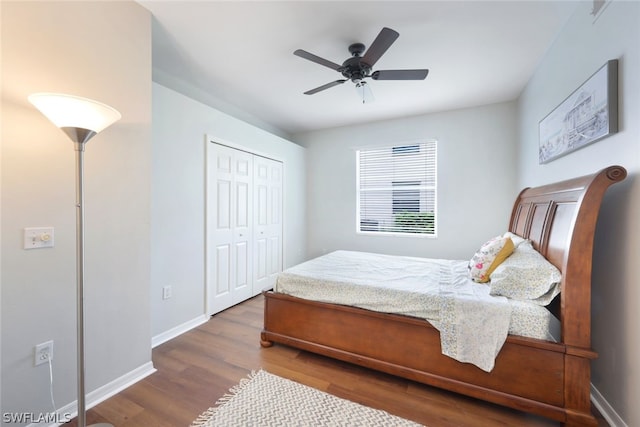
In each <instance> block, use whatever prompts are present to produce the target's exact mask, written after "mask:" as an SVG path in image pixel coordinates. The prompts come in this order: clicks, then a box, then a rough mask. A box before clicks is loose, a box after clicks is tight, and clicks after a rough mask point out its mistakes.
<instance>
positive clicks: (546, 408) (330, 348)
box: [261, 292, 597, 426]
mask: <svg viewBox="0 0 640 427" xmlns="http://www.w3.org/2000/svg"><path fill="white" fill-rule="evenodd" d="M264 296H265V325H264V329H263V331H262V334H261V344H262V346H264V347H268V346H271V345H272V344H273V343H274V342H275V343H280V344H285V345H289V346H292V347H296V348H300V349H302V350H306V351H310V352H313V353H318V354H322V355H324V356H328V357H332V358H335V359H339V360H343V361H346V362H350V363H354V364H357V365H360V366H364V367H367V368H371V369H375V370H379V371H382V372H386V373H388V374H392V375H397V376H400V377H403V378H407V379H410V380H413V381H417V382H420V383H423V384H428V385H432V386H435V387H439V388H443V389H447V390H450V391H453V392H457V393H461V394H465V395H467V396H471V397H475V398H479V399H482V400H486V401H489V402H493V403H497V404H500V405H504V406H508V407H511V408H514V409H518V410H522V411H526V412H531V413H535V414H538V415H542V416H545V417H548V418H551V419H555V420H558V421H561V422H564V423H566V424H567V425H576V426H577V425H580V426H589V425H597V423H596V420H595V418H594V417H593V416H592V414H591V412H590V403H589V401H588V400H587V404H586V406H585V405H582V409H579V408H573V409H572V410H571V411H569V410H568V409H567V408H566V407H565V387H566V386H567V384H566V382H567V381H566V379H567V378H565V369H564V365H565V362H568V360H567V358H568V357H571V358H574V359H579V360H584V361H586V363H588V362H589V361H590V358H592V357H594V356H595V355H594V354H593V353H585V354H580V355H574V356H570V355H568V354H567V349H566V346H564V345H563V344H558V343H552V342H547V341H539V340H534V339H529V338H520V337H513V336H510V337H509V338H508V339H507V342H506V343H505V345H504V347H503V348H502V350H501V352H500V354H499V356H498V358H497V359H496V366H495V368H494V369H493V371H492V372H490V373H487V372H485V371H483V370H481V369H479V368H477V367H476V366H474V365H471V364H467V363H460V362H457V361H455V360H453V359H451V358H449V357H447V356H444V355H442V353H441V351H440V335H439V332H438V331H437V330H436V329H435V328H433V327H432V326H431V325H430V324H429V323H428V322H426V321H424V320H421V319H416V318H410V317H405V316H398V315H392V314H385V313H377V312H372V311H368V310H363V309H359V308H353V307H346V306H340V305H334V304H326V303H318V302H314V301H309V300H304V299H300V298H295V297H291V296H288V295H283V294H277V293H274V292H265V293H264ZM523 367H526V368H523ZM572 380H573V379H572ZM572 387H575V388H574V390H576V391H578V389H579V388H581V387H582V388H584V387H586V390H587V392H588V390H589V383H588V382H587V383H586V385H585V384H581V385H579V386H578V385H575V384H574V385H573V386H572ZM578 394H582V393H578ZM572 419H573V420H575V422H574V421H571V420H572Z"/></svg>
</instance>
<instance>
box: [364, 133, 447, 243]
mask: <svg viewBox="0 0 640 427" xmlns="http://www.w3.org/2000/svg"><path fill="white" fill-rule="evenodd" d="M356 158H357V160H356V161H357V169H358V178H357V180H358V187H357V193H358V194H357V198H358V203H357V206H358V207H357V210H358V211H357V230H358V231H359V232H367V233H402V234H419V235H431V236H435V234H436V142H435V141H428V142H423V143H420V144H411V145H399V146H393V147H385V148H375V149H370V150H359V151H358V152H357V154H356Z"/></svg>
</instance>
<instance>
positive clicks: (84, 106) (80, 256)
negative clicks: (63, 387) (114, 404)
mask: <svg viewBox="0 0 640 427" xmlns="http://www.w3.org/2000/svg"><path fill="white" fill-rule="evenodd" d="M29 101H30V102H31V103H32V104H33V105H34V106H35V107H36V108H37V109H38V110H40V112H41V113H42V114H44V115H45V116H46V117H47V118H48V119H49V120H51V121H52V122H53V124H54V125H56V126H57V127H59V128H60V129H62V130H63V131H64V132H65V133H66V134H67V136H69V138H71V140H72V141H73V142H74V148H75V152H76V280H77V301H76V306H77V319H76V322H77V334H78V337H77V351H78V356H77V365H78V426H79V427H85V426H86V404H85V399H86V395H85V390H84V188H83V187H84V146H85V144H86V143H87V141H89V140H90V139H91V138H92V137H93V136H94V135H96V134H98V133H99V132H100V131H102V130H104V129H106V128H107V127H109V126H110V125H112V124H113V123H114V122H116V121H117V120H119V119H120V118H121V117H122V115H121V114H120V113H119V112H118V111H116V110H115V109H113V108H111V107H109V106H108V105H105V104H102V103H100V102H97V101H93V100H91V99H86V98H80V97H77V96H71V95H63V94H57V93H36V94H33V95H31V96H29ZM109 425H110V424H104V423H101V424H95V426H103V427H104V426H109Z"/></svg>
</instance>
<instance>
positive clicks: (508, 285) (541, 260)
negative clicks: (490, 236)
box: [490, 240, 562, 305]
mask: <svg viewBox="0 0 640 427" xmlns="http://www.w3.org/2000/svg"><path fill="white" fill-rule="evenodd" d="M561 280H562V275H561V273H560V270H558V269H557V268H556V267H555V266H554V265H553V264H551V263H550V262H549V261H547V259H545V257H543V256H542V254H540V252H538V251H536V250H535V249H534V248H533V246H532V244H531V242H530V241H528V240H526V241H524V242H521V243H520V244H519V245H518V246H517V247H516V249H515V250H514V251H513V254H511V256H510V257H509V258H507V259H506V260H505V261H504V262H503V263H502V264H500V265H499V266H498V267H496V269H495V270H494V271H493V273H492V274H491V277H490V286H491V291H490V293H491V295H502V296H505V297H508V298H511V299H517V300H525V301H532V302H534V303H536V304H539V305H547V304H549V303H550V302H551V301H552V300H553V298H554V297H555V296H556V295H558V294H559V293H560V281H561Z"/></svg>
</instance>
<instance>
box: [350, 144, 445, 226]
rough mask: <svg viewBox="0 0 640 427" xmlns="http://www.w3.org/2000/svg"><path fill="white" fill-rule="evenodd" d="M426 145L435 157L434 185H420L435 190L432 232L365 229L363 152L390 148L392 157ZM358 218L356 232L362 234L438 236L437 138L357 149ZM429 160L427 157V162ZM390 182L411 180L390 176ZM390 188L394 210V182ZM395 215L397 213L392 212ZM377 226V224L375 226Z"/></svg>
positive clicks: (421, 189)
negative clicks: (363, 211)
mask: <svg viewBox="0 0 640 427" xmlns="http://www.w3.org/2000/svg"><path fill="white" fill-rule="evenodd" d="M423 144H424V145H425V148H426V149H427V150H428V151H430V152H431V153H432V154H431V156H432V157H430V159H433V168H432V169H433V175H432V176H431V175H429V177H430V178H433V185H430V186H429V185H425V186H419V188H420V190H418V191H420V192H422V191H424V190H426V191H433V200H432V202H433V216H434V227H433V232H432V233H427V232H412V231H384V230H382V231H381V230H373V229H363V227H362V221H363V219H362V218H361V214H362V212H361V199H362V195H361V192H362V188H361V187H362V183H361V170H360V169H361V152H366V151H373V150H384V149H389V150H390V154H389V156H390V158H392V156H394V155H407V154H412V153H415V152H416V151H415V147H419V146H421V145H423ZM355 151H356V218H355V226H356V234H362V235H372V236H393V237H409V238H411V237H413V238H428V239H431V238H437V237H438V222H439V221H438V141H437V140H435V139H424V140H420V141H411V142H403V143H397V144H385V145H375V146H366V147H360V148H357V149H356V150H355ZM426 161H427V160H426V159H425V162H426ZM389 181H390V183H393V182H394V181H404V182H409V181H411V180H409V179H404V178H403V179H397V180H396V179H394V176H389ZM390 188H391V190H392V192H391V195H390V203H391V208H390V209H391V210H392V211H393V210H394V207H393V200H394V199H393V184H390ZM422 202H423V200H420V201H419V203H422ZM392 215H395V213H392ZM367 220H370V218H368V219H367V218H365V219H364V221H367ZM368 227H369V228H373V227H374V226H372V225H371V224H369V225H368ZM375 227H377V225H376V226H375Z"/></svg>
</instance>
